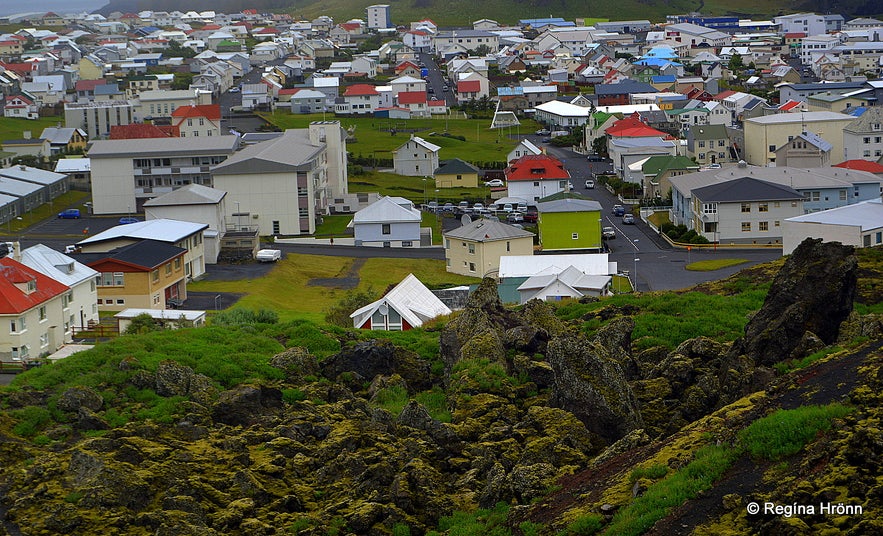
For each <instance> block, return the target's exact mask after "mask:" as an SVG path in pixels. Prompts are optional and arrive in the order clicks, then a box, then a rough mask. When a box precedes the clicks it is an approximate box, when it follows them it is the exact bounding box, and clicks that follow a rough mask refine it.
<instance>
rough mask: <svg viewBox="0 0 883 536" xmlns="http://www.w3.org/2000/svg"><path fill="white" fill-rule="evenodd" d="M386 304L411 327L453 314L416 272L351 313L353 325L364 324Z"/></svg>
mask: <svg viewBox="0 0 883 536" xmlns="http://www.w3.org/2000/svg"><path fill="white" fill-rule="evenodd" d="M384 305H385V306H387V307H390V308H392V309H394V310H395V311H396V312H397V313H399V314H400V315H401V316H402V318H403V319H404V320H405V321H407V322H408V324H410V325H411V327H415V328H416V327H419V326H421V325H423V322H426V321H427V320H431V319H433V318H435V317H437V316H442V315H448V314H451V310H450V309H448V306H446V305H445V304H444V303H442V301H441V300H440V299H438V297H436V295H435V294H433V293H432V292H431V291H430V290H429V289H428V288H426V286H425V285H424V284H423V283H421V282H420V280H419V279H417V278H416V277H414V274H408V275H407V276H406V277H405V278H404V279H403V280H402V281H401V282H400V283H399V284H398V285H396V286H395V287H393V288H392V290H390V291H389V292H387V293H386V295H385V296H383V297H382V298H380V299H379V300H377V301H375V302H373V303H369V304H368V305H366V306H364V307H362V308H360V309H357V310H356V311H354V312H353V313H352V314H351V315H350V318H352V319H353V326H354V327H360V326H362V325H363V324H364V323H365V321H367V320H368V319H369V318H370V317H371V315H373V314H374V312H375V311H377V310H378V309H380V308H381V307H382V306H384Z"/></svg>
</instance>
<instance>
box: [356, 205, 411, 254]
mask: <svg viewBox="0 0 883 536" xmlns="http://www.w3.org/2000/svg"><path fill="white" fill-rule="evenodd" d="M422 219H423V218H422V214H421V212H420V210H418V209H417V208H415V207H414V203H412V202H411V201H409V200H408V199H405V198H402V197H381V198H380V199H378V200H377V201H375V202H374V203H371V204H370V205H368V206H367V207H365V208H363V209H362V210H360V211H358V212H356V214H355V215H354V216H353V232H354V235H355V244H356V245H357V246H376V247H405V248H410V247H418V246H419V245H420V222H421V220H422Z"/></svg>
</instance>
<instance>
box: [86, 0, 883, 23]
mask: <svg viewBox="0 0 883 536" xmlns="http://www.w3.org/2000/svg"><path fill="white" fill-rule="evenodd" d="M374 3H376V2H375V1H373V0H321V1H320V0H305V1H303V2H297V3H295V2H293V1H292V0H247V1H246V0H111V2H110V4H108V5H107V6H105V7H104V8H103V9H101V10H100V12H101V13H103V14H105V15H106V14H108V13H112V12H114V11H119V12H123V13H125V12H138V11H142V10H146V9H152V10H165V11H172V10H176V9H177V10H195V11H204V10H215V11H219V12H223V13H236V12H239V11H241V10H242V9H248V8H251V9H258V10H269V11H275V12H287V13H291V14H292V15H294V16H296V17H298V18H305V19H311V18H314V17H317V16H319V15H330V16H331V17H333V18H334V19H335V20H337V21H344V20H347V19H351V18H363V19H364V18H365V7H367V6H369V5H372V4H374ZM388 3H389V4H390V6H392V20H393V22H394V23H396V24H404V23H406V22H408V21H412V20H419V19H421V18H427V17H428V18H430V19H432V20H433V21H435V23H436V24H439V25H441V26H463V25H468V24H469V23H471V22H472V21H474V20H478V19H482V18H489V19H494V20H497V21H499V22H501V23H514V22H516V21H517V20H518V19H522V18H534V17H548V16H550V15H551V16H558V17H565V18H568V19H574V18H577V17H592V18H609V19H611V20H628V19H650V20H652V21H662V20H665V16H666V15H667V14H677V13H688V12H691V11H701V12H702V13H703V14H710V15H725V14H734V15H739V16H742V17H771V16H775V15H778V14H781V13H792V12H798V11H801V10H807V11H815V12H817V13H842V14H843V15H844V16H845V17H847V19H849V18H850V17H853V16H872V15H876V14H880V13H883V11H881V9H883V7H881V4H880V2H879V0H818V1H816V0H813V1H810V0H784V1H783V2H777V3H771V2H768V1H766V0H621V1H619V2H616V3H609V2H596V1H588V2H586V1H582V0H486V1H484V2H474V1H472V0H444V1H442V0H407V1H402V0H389V2H388Z"/></svg>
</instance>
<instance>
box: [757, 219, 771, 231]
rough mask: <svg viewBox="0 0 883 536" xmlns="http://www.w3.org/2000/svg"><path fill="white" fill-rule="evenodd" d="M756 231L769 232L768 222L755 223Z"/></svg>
mask: <svg viewBox="0 0 883 536" xmlns="http://www.w3.org/2000/svg"><path fill="white" fill-rule="evenodd" d="M757 230H758V231H769V230H770V222H768V221H761V222H757Z"/></svg>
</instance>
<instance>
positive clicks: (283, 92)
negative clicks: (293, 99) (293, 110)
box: [279, 87, 301, 95]
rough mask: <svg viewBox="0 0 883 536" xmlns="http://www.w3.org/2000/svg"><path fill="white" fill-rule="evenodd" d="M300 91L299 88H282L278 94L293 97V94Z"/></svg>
mask: <svg viewBox="0 0 883 536" xmlns="http://www.w3.org/2000/svg"><path fill="white" fill-rule="evenodd" d="M300 90H301V88H299V87H292V88H282V89H280V90H279V94H280V95H294V94H295V93H297V92H298V91H300Z"/></svg>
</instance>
